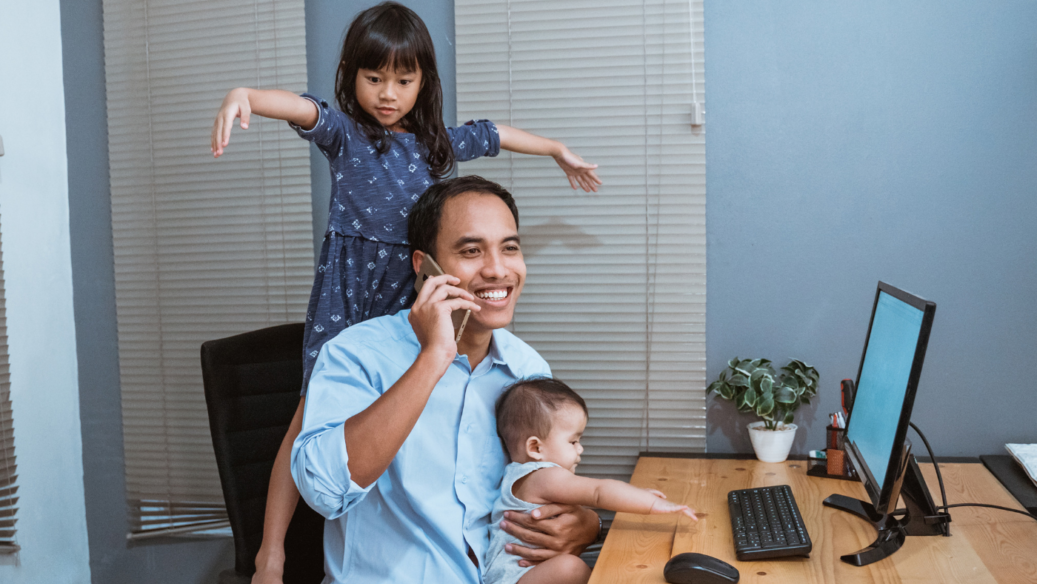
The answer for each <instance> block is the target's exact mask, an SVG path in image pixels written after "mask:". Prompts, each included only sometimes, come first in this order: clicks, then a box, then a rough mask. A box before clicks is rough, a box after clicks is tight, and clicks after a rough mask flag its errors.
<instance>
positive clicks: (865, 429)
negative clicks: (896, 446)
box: [846, 292, 924, 490]
mask: <svg viewBox="0 0 1037 584" xmlns="http://www.w3.org/2000/svg"><path fill="white" fill-rule="evenodd" d="M923 314H924V313H923V312H922V311H921V310H919V309H917V308H915V307H913V306H911V305H910V304H907V303H904V302H901V301H900V300H897V299H896V298H894V297H893V296H890V295H889V294H886V293H885V292H879V299H878V303H877V305H876V306H875V316H874V319H873V320H872V325H871V334H870V335H869V337H868V348H867V352H866V353H865V355H864V362H863V363H862V365H861V373H860V379H858V381H857V396H856V398H855V400H854V403H853V412H852V413H851V415H850V425H849V428H848V429H847V432H846V437H847V439H848V440H849V441H850V442H851V443H853V444H854V445H855V446H856V447H857V450H858V452H860V455H861V457H863V458H864V464H865V465H867V467H868V470H870V471H871V473H872V475H873V476H874V477H875V481H876V483H877V484H876V485H875V488H877V489H880V490H881V489H882V487H883V485H884V484H885V481H886V469H887V468H889V457H890V456H891V455H892V454H893V440H894V436H895V434H896V432H897V424H898V423H899V422H900V413H901V410H902V409H903V406H904V395H905V393H906V392H907V382H908V378H909V377H910V376H911V365H912V363H913V362H914V358H915V349H916V348H917V347H918V334H919V332H920V331H921V329H922V316H923Z"/></svg>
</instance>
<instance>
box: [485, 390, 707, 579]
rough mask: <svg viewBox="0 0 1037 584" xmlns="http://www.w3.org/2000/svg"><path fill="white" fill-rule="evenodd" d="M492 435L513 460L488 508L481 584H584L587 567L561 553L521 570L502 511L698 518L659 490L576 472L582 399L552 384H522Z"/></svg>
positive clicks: (506, 399)
mask: <svg viewBox="0 0 1037 584" xmlns="http://www.w3.org/2000/svg"><path fill="white" fill-rule="evenodd" d="M496 414H497V433H498V434H500V437H501V441H502V442H503V443H504V448H505V449H506V450H507V451H508V454H509V455H510V456H511V464H509V465H508V466H507V468H505V469H504V480H503V481H502V482H501V492H500V498H499V499H497V502H496V503H495V504H494V506H493V515H492V518H491V522H490V549H489V551H488V552H487V554H486V572H485V574H484V575H483V581H484V582H486V584H515V583H516V582H520V583H521V584H540V583H548V582H549V583H551V584H563V583H564V584H568V583H573V584H586V582H587V580H588V579H589V578H590V573H591V571H590V568H588V567H587V564H585V563H583V560H581V559H580V558H578V557H576V556H572V555H567V554H561V555H558V556H555V557H553V558H551V559H549V560H547V561H545V562H542V563H540V564H538V565H536V566H531V567H526V568H523V567H520V566H519V565H518V560H519V558H518V557H517V556H514V555H511V554H508V553H507V552H506V551H504V546H505V545H506V544H508V543H517V544H521V542H520V541H519V540H518V539H517V538H515V537H513V536H511V535H509V534H508V533H507V532H505V531H504V530H503V529H501V527H500V524H501V520H502V519H503V518H504V512H505V511H517V512H520V513H528V512H530V511H532V510H533V509H536V508H538V507H540V506H542V505H546V504H548V503H561V504H569V505H586V506H589V507H596V508H600V509H610V510H612V511H623V512H626V513H640V514H643V515H647V514H658V513H683V514H685V515H687V516H688V517H690V518H692V519H696V520H697V517H695V512H694V510H692V509H690V508H688V506H687V505H676V504H674V503H670V502H669V501H666V500H664V499H665V498H666V495H663V494H662V493H660V492H659V491H654V490H648V489H639V488H637V487H633V486H631V485H628V484H627V483H624V482H621V481H613V480H601V479H590V478H586V477H580V476H576V474H574V472H575V470H576V465H577V464H578V463H579V462H580V454H581V453H583V446H581V445H580V438H581V436H582V435H583V430H584V428H586V427H587V405H586V404H585V403H584V402H583V398H581V397H580V396H579V395H577V394H576V392H575V391H573V390H572V389H570V388H569V386H567V385H566V384H564V383H562V382H561V381H558V380H556V379H549V378H534V379H523V380H521V381H518V382H516V383H514V384H512V385H511V386H510V387H508V388H507V389H505V390H504V393H502V394H501V396H500V398H499V399H498V400H497V412H496Z"/></svg>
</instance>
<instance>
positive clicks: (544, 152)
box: [497, 126, 601, 193]
mask: <svg viewBox="0 0 1037 584" xmlns="http://www.w3.org/2000/svg"><path fill="white" fill-rule="evenodd" d="M497 132H498V133H499V134H500V146H501V148H503V149H505V150H510V151H511V152H518V153H520V154H534V155H537V156H550V157H552V158H554V159H555V162H557V163H558V166H560V167H561V168H562V170H563V171H565V175H566V176H567V177H568V178H569V184H570V185H572V188H573V190H576V189H578V188H582V189H583V190H584V191H587V192H588V193H589V192H591V191H593V192H595V193H596V192H598V185H600V184H601V179H600V178H598V175H597V173H595V172H594V169H596V168H598V165H597V164H590V163H589V162H584V161H583V159H582V158H580V157H579V156H577V155H575V154H573V153H572V151H570V150H569V149H568V148H566V146H565V144H562V143H561V142H559V141H557V140H551V139H549V138H543V137H541V136H537V135H536V134H530V133H529V132H525V131H523V130H519V129H518V128H512V127H511V126H497Z"/></svg>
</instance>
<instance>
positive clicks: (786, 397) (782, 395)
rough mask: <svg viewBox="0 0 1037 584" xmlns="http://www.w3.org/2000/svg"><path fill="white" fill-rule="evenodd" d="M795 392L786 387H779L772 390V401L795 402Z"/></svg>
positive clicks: (781, 402)
mask: <svg viewBox="0 0 1037 584" xmlns="http://www.w3.org/2000/svg"><path fill="white" fill-rule="evenodd" d="M797 397H799V396H797V395H796V392H795V391H794V390H793V389H791V388H788V387H779V388H778V389H777V390H776V391H775V392H774V401H776V402H778V403H780V404H794V403H796V398H797Z"/></svg>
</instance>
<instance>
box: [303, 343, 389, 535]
mask: <svg viewBox="0 0 1037 584" xmlns="http://www.w3.org/2000/svg"><path fill="white" fill-rule="evenodd" d="M361 362H362V361H361V360H360V358H359V357H358V356H357V355H356V354H355V353H354V352H353V351H351V350H349V349H348V348H347V347H343V346H341V345H336V344H335V343H327V344H325V345H324V347H323V348H322V349H321V351H320V355H319V356H318V357H317V362H316V364H315V365H314V368H313V375H312V376H311V377H310V385H309V391H308V392H307V395H306V409H305V411H304V415H303V424H302V431H301V432H299V437H298V438H296V439H295V443H294V444H293V445H292V460H291V470H292V478H293V479H294V480H295V485H296V486H297V487H298V488H299V494H300V495H301V496H302V498H303V499H304V500H305V501H306V503H308V504H309V505H310V507H312V508H313V509H314V510H315V511H317V512H318V513H320V514H321V515H323V516H324V517H326V518H327V519H335V518H337V517H341V516H342V515H343V514H345V513H346V512H347V511H349V510H350V509H351V508H352V507H354V506H356V505H357V504H358V503H359V502H360V501H362V500H363V499H364V497H365V496H366V495H367V493H368V492H369V491H370V490H371V488H372V487H373V486H374V483H371V484H370V485H368V486H367V487H361V486H360V485H358V484H356V483H355V482H354V481H353V480H352V478H351V476H350V473H349V466H348V463H349V448H348V445H347V444H346V439H345V429H344V428H345V423H346V420H347V419H349V418H350V417H352V416H354V415H356V414H358V413H360V412H362V411H363V410H365V409H366V408H367V407H368V406H370V405H371V404H372V403H374V401H375V400H376V399H378V396H380V395H381V392H380V390H379V388H378V387H376V386H375V385H374V383H372V380H371V378H370V377H369V376H368V375H367V373H366V371H365V370H364V368H363V367H362V366H361V365H360V363H361Z"/></svg>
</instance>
